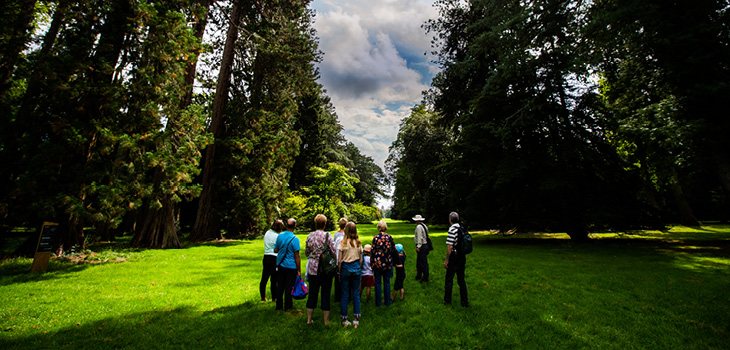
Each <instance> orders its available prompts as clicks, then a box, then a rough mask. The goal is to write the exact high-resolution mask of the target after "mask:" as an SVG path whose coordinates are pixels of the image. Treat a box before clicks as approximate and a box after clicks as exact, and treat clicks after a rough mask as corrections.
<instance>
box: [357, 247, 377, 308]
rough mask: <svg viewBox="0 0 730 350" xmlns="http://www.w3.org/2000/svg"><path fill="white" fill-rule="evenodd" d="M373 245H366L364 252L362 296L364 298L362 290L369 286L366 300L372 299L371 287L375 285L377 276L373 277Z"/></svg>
mask: <svg viewBox="0 0 730 350" xmlns="http://www.w3.org/2000/svg"><path fill="white" fill-rule="evenodd" d="M371 248H372V246H371V245H370V244H366V245H365V249H364V250H365V251H364V252H363V255H364V256H363V259H362V277H361V278H362V280H361V281H360V296H361V298H362V290H363V289H365V288H366V287H367V289H368V290H367V292H365V295H366V298H365V302H368V301H370V287H374V286H375V278H374V277H373V269H372V268H371V267H370V249H371Z"/></svg>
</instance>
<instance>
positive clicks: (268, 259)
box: [259, 220, 284, 301]
mask: <svg viewBox="0 0 730 350" xmlns="http://www.w3.org/2000/svg"><path fill="white" fill-rule="evenodd" d="M281 231H284V222H283V221H281V220H276V221H274V223H273V224H271V229H270V230H268V231H267V232H266V234H265V235H264V271H263V272H262V273H261V283H259V292H260V293H261V301H266V283H267V282H268V280H269V279H271V299H272V300H274V301H276V297H275V295H276V294H275V293H276V253H274V246H275V245H276V237H277V236H279V233H281Z"/></svg>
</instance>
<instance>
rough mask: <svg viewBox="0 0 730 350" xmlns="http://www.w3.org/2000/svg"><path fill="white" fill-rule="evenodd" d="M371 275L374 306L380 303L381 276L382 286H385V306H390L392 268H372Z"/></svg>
mask: <svg viewBox="0 0 730 350" xmlns="http://www.w3.org/2000/svg"><path fill="white" fill-rule="evenodd" d="M373 277H375V306H380V305H382V302H381V300H382V296H381V295H380V284H381V281H380V279H381V277H382V279H383V281H382V284H383V287H384V288H385V290H384V292H385V306H390V278H391V277H393V269H390V270H380V269H373Z"/></svg>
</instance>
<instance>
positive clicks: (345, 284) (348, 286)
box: [340, 261, 361, 319]
mask: <svg viewBox="0 0 730 350" xmlns="http://www.w3.org/2000/svg"><path fill="white" fill-rule="evenodd" d="M353 270H356V271H357V272H352V271H353ZM360 275H361V273H360V262H359V261H353V262H349V263H346V262H343V263H342V269H341V271H340V284H341V285H342V295H341V299H340V315H341V316H342V318H347V304H348V303H349V302H350V300H349V299H350V296H352V305H353V307H354V309H355V310H354V312H353V314H354V316H355V319H358V318H360Z"/></svg>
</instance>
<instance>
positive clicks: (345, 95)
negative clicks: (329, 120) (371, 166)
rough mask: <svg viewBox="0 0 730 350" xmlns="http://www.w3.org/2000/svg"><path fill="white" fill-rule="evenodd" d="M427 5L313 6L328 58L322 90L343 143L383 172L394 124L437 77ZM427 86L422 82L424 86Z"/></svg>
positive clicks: (384, 1) (376, 1)
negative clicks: (340, 128) (427, 25)
mask: <svg viewBox="0 0 730 350" xmlns="http://www.w3.org/2000/svg"><path fill="white" fill-rule="evenodd" d="M431 4H432V2H431V1H421V0H406V1H390V0H366V1H363V0H344V1H343V0H337V1H330V0H315V1H314V2H313V3H312V8H314V9H315V10H316V11H317V16H316V17H315V24H314V27H315V29H316V30H317V35H318V36H319V38H320V50H322V51H323V52H324V53H325V55H324V58H323V62H322V63H320V65H319V68H320V72H321V76H322V78H321V83H322V84H323V85H324V87H325V89H327V93H328V95H329V96H330V97H331V98H332V103H333V105H334V106H335V109H336V111H337V115H338V116H339V118H340V122H341V123H342V125H343V127H344V129H345V130H344V134H345V136H346V138H347V139H348V140H349V141H350V142H352V143H353V144H355V146H357V147H358V148H360V150H361V152H362V153H363V154H365V155H368V156H371V157H373V159H374V160H375V162H376V164H378V165H381V166H382V165H383V164H384V162H385V159H386V158H387V157H388V147H389V146H390V144H391V143H392V142H393V141H394V140H395V137H396V135H397V133H398V125H399V123H400V121H401V119H403V118H404V117H406V116H407V115H408V114H409V112H410V109H411V108H412V107H413V105H415V104H417V103H419V102H420V101H421V98H422V95H421V92H422V91H423V90H426V89H428V85H427V84H428V83H430V79H431V77H432V76H433V74H434V72H435V71H436V69H437V68H436V67H435V66H434V65H433V64H431V63H430V61H431V57H430V56H429V55H424V53H426V52H429V51H430V37H429V36H428V35H426V33H425V31H424V30H423V29H422V28H421V25H422V24H423V23H424V22H426V21H427V20H428V19H430V18H435V17H436V16H437V11H436V10H435V9H434V8H433V7H432V6H431ZM424 82H426V83H425V84H424Z"/></svg>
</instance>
